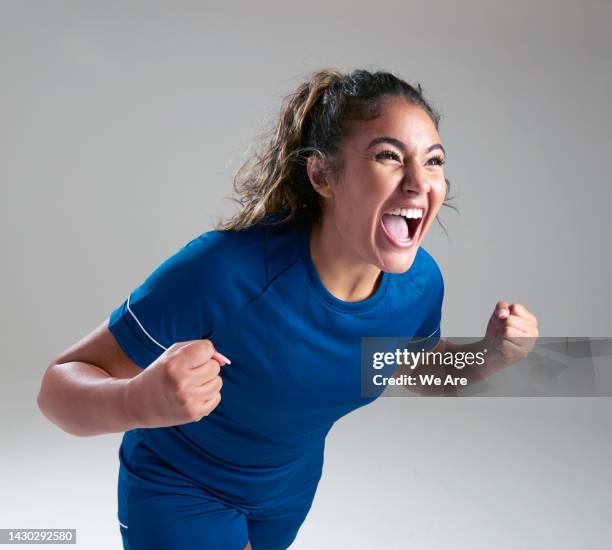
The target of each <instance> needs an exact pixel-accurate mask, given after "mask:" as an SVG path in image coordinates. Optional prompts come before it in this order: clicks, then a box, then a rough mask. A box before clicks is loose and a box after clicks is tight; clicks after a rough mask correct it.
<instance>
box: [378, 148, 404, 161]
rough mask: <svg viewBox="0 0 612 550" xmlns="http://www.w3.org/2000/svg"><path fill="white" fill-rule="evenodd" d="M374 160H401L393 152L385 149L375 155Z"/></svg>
mask: <svg viewBox="0 0 612 550" xmlns="http://www.w3.org/2000/svg"><path fill="white" fill-rule="evenodd" d="M376 158H377V159H379V158H382V159H388V158H392V159H394V160H401V159H400V157H399V155H398V154H397V153H396V152H395V151H391V150H390V149H386V150H385V151H381V152H380V153H378V154H377V155H376Z"/></svg>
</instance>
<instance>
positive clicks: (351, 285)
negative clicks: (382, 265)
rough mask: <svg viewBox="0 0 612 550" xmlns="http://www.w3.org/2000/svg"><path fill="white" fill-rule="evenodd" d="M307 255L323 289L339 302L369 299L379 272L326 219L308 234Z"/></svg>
mask: <svg viewBox="0 0 612 550" xmlns="http://www.w3.org/2000/svg"><path fill="white" fill-rule="evenodd" d="M309 247H310V256H311V257H312V263H313V264H314V266H315V268H316V270H317V274H318V275H319V278H320V279H321V282H322V283H323V285H324V286H325V288H326V289H327V290H328V291H329V292H330V293H331V294H332V295H333V296H335V297H336V298H338V299H339V300H344V301H345V302H357V301H360V300H365V299H367V298H369V297H370V296H371V295H372V294H374V292H375V291H376V289H377V288H378V285H379V283H380V280H381V278H382V271H381V270H380V269H379V268H378V267H376V266H374V265H372V264H370V263H367V262H364V261H363V259H361V258H359V256H357V255H356V254H355V252H354V251H353V250H352V249H351V247H350V246H348V243H347V242H346V241H345V240H343V239H342V237H341V235H339V234H338V231H337V228H336V226H335V225H334V224H332V223H327V222H326V221H325V220H323V222H321V223H319V224H314V225H313V226H312V230H311V232H310V242H309Z"/></svg>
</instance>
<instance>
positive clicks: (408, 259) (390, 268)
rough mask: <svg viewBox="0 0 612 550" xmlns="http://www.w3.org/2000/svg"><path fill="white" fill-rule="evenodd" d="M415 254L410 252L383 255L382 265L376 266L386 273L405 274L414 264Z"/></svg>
mask: <svg viewBox="0 0 612 550" xmlns="http://www.w3.org/2000/svg"><path fill="white" fill-rule="evenodd" d="M414 258H415V252H414V250H412V249H411V250H410V251H409V252H404V253H401V254H389V253H386V254H385V255H384V265H383V266H380V265H379V266H378V267H379V268H380V269H382V270H383V271H386V272H387V273H405V272H406V271H408V270H409V269H410V267H411V266H412V264H413V262H414Z"/></svg>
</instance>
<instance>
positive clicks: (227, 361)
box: [217, 351, 232, 365]
mask: <svg viewBox="0 0 612 550" xmlns="http://www.w3.org/2000/svg"><path fill="white" fill-rule="evenodd" d="M217 353H218V354H219V357H221V359H223V360H224V361H225V363H226V364H228V365H231V364H232V362H231V361H230V360H229V359H228V358H227V357H225V355H223V354H222V353H221V352H220V351H217Z"/></svg>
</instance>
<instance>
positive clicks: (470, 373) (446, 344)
mask: <svg viewBox="0 0 612 550" xmlns="http://www.w3.org/2000/svg"><path fill="white" fill-rule="evenodd" d="M485 349H486V350H487V351H486V352H484V350H485ZM428 351H429V353H432V354H433V353H435V354H436V355H430V360H429V361H428V362H427V364H424V363H422V362H421V361H417V362H416V366H415V367H414V368H410V367H407V366H405V365H402V366H401V367H399V368H398V369H396V372H395V373H394V375H393V376H394V378H398V377H399V376H400V375H402V374H407V375H412V376H414V377H416V381H417V383H416V385H414V386H404V387H405V388H406V389H410V390H413V391H416V392H417V393H418V394H420V395H445V394H447V393H449V388H450V389H452V388H453V386H445V385H440V386H436V385H429V384H424V383H421V380H422V379H421V376H428V375H433V376H437V377H439V378H441V379H442V380H443V381H444V380H445V378H446V376H447V375H451V376H454V377H462V378H465V379H466V382H467V384H468V385H469V384H474V383H476V382H479V381H480V380H483V379H484V378H488V377H489V376H491V375H493V374H495V373H497V372H499V371H500V370H502V369H504V368H506V367H507V366H509V365H510V363H509V362H508V361H506V360H505V359H504V357H503V355H502V354H501V353H500V352H499V351H498V350H497V349H496V348H495V347H493V346H491V345H489V346H487V344H486V341H485V339H484V338H483V339H482V340H478V341H477V342H471V343H469V344H463V345H458V344H454V343H452V342H450V341H449V340H444V339H440V340H439V341H438V343H437V344H436V345H435V346H434V347H433V348H432V349H430V350H428ZM438 353H439V354H440V355H437V354H438ZM448 353H452V354H453V355H455V354H457V353H459V354H461V355H460V357H462V358H464V357H466V354H468V353H471V354H474V356H476V355H475V354H477V353H479V354H480V353H483V356H484V364H482V365H481V364H474V365H466V366H465V367H463V368H457V367H456V366H455V362H456V360H455V359H453V364H451V365H447V364H443V363H442V362H441V361H436V360H435V359H437V358H439V357H443V356H444V354H448Z"/></svg>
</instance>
